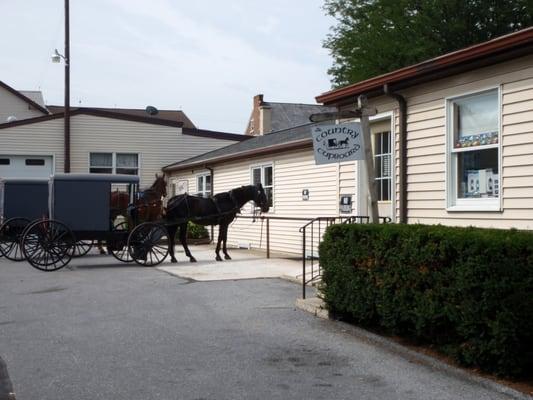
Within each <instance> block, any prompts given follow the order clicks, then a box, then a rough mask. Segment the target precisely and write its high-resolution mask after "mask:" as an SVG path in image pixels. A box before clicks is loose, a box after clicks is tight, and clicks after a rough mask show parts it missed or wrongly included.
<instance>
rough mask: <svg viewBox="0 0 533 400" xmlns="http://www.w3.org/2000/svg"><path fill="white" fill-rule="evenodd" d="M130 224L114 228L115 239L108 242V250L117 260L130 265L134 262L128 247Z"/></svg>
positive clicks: (126, 223)
mask: <svg viewBox="0 0 533 400" xmlns="http://www.w3.org/2000/svg"><path fill="white" fill-rule="evenodd" d="M128 234H129V224H128V222H127V221H123V222H120V223H119V224H117V225H115V226H113V237H112V239H110V240H108V241H107V244H106V247H107V250H108V251H109V252H110V253H111V255H112V256H113V257H115V258H116V259H117V260H119V261H122V262H125V263H128V262H132V261H133V258H131V256H130V251H129V247H128Z"/></svg>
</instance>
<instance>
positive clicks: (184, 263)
mask: <svg viewBox="0 0 533 400" xmlns="http://www.w3.org/2000/svg"><path fill="white" fill-rule="evenodd" d="M190 250H191V253H192V254H193V255H194V257H195V258H196V259H197V260H198V262H196V263H191V262H189V261H188V258H187V257H186V256H185V254H184V253H183V250H182V249H181V247H179V246H177V247H176V251H177V253H176V258H177V259H178V263H177V264H171V263H170V262H168V260H167V262H165V263H163V264H162V265H160V266H159V267H158V269H159V270H161V271H165V272H167V273H169V274H172V275H175V276H178V277H180V278H185V279H192V280H195V281H223V280H240V279H257V278H282V279H286V280H290V281H294V282H298V283H300V282H301V278H302V262H301V261H300V260H297V259H287V258H279V257H272V258H269V259H267V258H266V257H265V254H264V253H260V252H255V251H250V250H243V249H228V253H229V254H230V255H231V257H232V260H224V261H215V250H214V247H213V246H210V245H203V246H190Z"/></svg>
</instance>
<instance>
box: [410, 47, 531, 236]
mask: <svg viewBox="0 0 533 400" xmlns="http://www.w3.org/2000/svg"><path fill="white" fill-rule="evenodd" d="M532 64H533V57H532V56H528V57H522V58H520V59H517V60H514V61H510V62H506V63H503V64H499V65H494V66H491V67H487V68H483V69H480V70H476V71H472V72H468V73H464V74H460V75H457V76H454V77H451V78H447V79H441V80H439V81H434V82H431V83H430V84H424V85H419V86H417V87H414V88H411V89H409V90H406V91H405V93H404V96H405V97H406V99H407V103H408V117H407V130H408V132H407V148H408V150H407V156H408V159H407V174H408V178H407V181H408V185H407V190H408V204H407V206H408V222H421V223H442V224H452V225H477V226H485V227H517V228H524V229H532V228H533V68H532V67H531V65H532ZM498 86H500V87H501V90H502V98H501V113H502V151H501V153H502V157H501V161H502V177H501V187H502V208H503V211H502V212H468V213H465V212H460V213H457V212H456V213H454V212H448V211H446V176H445V165H446V164H445V163H446V155H445V151H446V144H445V143H446V129H445V125H446V120H445V119H446V107H445V102H446V98H448V97H454V96H460V95H462V94H464V93H468V92H475V91H481V90H484V89H487V88H490V87H498Z"/></svg>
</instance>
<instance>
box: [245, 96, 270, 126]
mask: <svg viewBox="0 0 533 400" xmlns="http://www.w3.org/2000/svg"><path fill="white" fill-rule="evenodd" d="M270 111H271V110H270V106H269V105H268V103H265V102H264V101H263V95H262V94H257V95H255V96H254V100H253V109H252V115H251V116H250V121H249V122H248V127H247V128H246V132H245V133H246V135H251V136H259V135H263V134H264V133H268V132H270V130H271V128H270V126H271V121H270Z"/></svg>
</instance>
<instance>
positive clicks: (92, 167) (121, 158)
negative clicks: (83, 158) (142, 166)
mask: <svg viewBox="0 0 533 400" xmlns="http://www.w3.org/2000/svg"><path fill="white" fill-rule="evenodd" d="M89 159H90V160H89V172H91V173H93V174H126V175H138V174H139V155H138V154H136V153H91V154H90V155H89Z"/></svg>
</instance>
